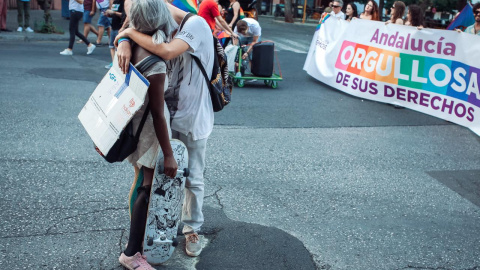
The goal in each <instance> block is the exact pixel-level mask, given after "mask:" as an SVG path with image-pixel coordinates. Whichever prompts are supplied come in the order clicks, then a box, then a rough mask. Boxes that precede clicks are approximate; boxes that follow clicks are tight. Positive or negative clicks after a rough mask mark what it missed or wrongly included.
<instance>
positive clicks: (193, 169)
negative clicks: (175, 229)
mask: <svg viewBox="0 0 480 270" xmlns="http://www.w3.org/2000/svg"><path fill="white" fill-rule="evenodd" d="M172 138H174V139H179V140H181V141H182V142H183V143H184V144H185V145H186V146H187V150H188V169H189V170H190V176H188V177H187V181H186V183H185V201H184V203H183V208H182V222H183V224H184V226H183V234H189V233H193V232H198V231H199V230H200V228H201V227H202V225H203V221H204V219H203V211H202V208H203V196H204V186H205V185H204V181H203V171H204V170H205V151H206V149H207V139H208V138H206V139H202V140H196V141H194V140H193V138H192V135H191V134H189V135H188V136H187V135H184V134H181V133H180V132H178V131H175V130H172Z"/></svg>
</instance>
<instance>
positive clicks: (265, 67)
mask: <svg viewBox="0 0 480 270" xmlns="http://www.w3.org/2000/svg"><path fill="white" fill-rule="evenodd" d="M242 54H243V49H242V47H240V48H239V49H238V52H237V58H238V67H236V68H235V69H234V70H235V71H234V72H229V75H230V77H231V78H232V80H233V83H234V84H235V85H237V86H238V87H244V86H245V83H246V82H253V81H255V80H256V81H262V80H263V82H264V84H265V85H267V86H270V87H272V88H274V89H275V88H277V87H278V81H282V80H283V78H282V73H281V71H280V65H279V63H278V59H276V58H277V57H276V54H275V51H274V43H273V42H271V41H263V42H259V43H257V44H255V45H254V46H253V48H252V61H251V62H252V63H251V67H248V60H243V59H242ZM275 62H276V63H277V65H278V71H279V74H276V73H275V66H274V63H275Z"/></svg>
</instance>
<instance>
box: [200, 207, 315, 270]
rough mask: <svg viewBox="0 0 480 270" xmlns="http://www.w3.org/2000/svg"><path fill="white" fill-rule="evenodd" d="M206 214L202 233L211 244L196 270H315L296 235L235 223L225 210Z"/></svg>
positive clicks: (205, 211) (212, 210)
mask: <svg viewBox="0 0 480 270" xmlns="http://www.w3.org/2000/svg"><path fill="white" fill-rule="evenodd" d="M204 213H205V217H206V219H205V220H206V222H205V225H204V227H203V229H202V231H203V234H204V235H205V236H206V237H207V238H208V239H209V240H210V243H209V244H208V245H207V246H206V248H205V249H204V250H203V251H202V254H201V256H200V260H199V262H198V263H197V265H196V269H297V270H298V269H315V264H314V262H313V260H312V257H311V255H310V253H309V252H308V250H307V249H306V248H305V246H304V245H303V243H302V242H301V241H300V240H298V239H297V238H295V237H293V236H292V235H290V234H288V233H286V232H284V231H282V230H280V229H277V228H273V227H266V226H262V225H257V224H251V223H245V222H239V221H233V220H231V219H229V218H228V217H227V216H226V215H225V213H224V212H223V211H222V210H221V209H214V208H212V207H205V209H204ZM209 220H210V222H208V221H209ZM312 229H314V228H312Z"/></svg>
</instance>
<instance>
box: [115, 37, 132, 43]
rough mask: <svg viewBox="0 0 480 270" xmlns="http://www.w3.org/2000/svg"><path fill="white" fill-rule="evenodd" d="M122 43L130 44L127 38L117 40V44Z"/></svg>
mask: <svg viewBox="0 0 480 270" xmlns="http://www.w3.org/2000/svg"><path fill="white" fill-rule="evenodd" d="M123 41H128V42H130V39H129V38H120V39H118V44H120V43H122V42H123Z"/></svg>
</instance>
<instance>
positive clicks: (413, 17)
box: [405, 4, 423, 30]
mask: <svg viewBox="0 0 480 270" xmlns="http://www.w3.org/2000/svg"><path fill="white" fill-rule="evenodd" d="M405 25H408V26H415V27H417V28H418V29H419V30H420V29H422V28H423V12H422V9H421V8H420V7H419V6H418V5H415V4H412V5H409V6H408V13H407V21H406V22H405Z"/></svg>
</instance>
